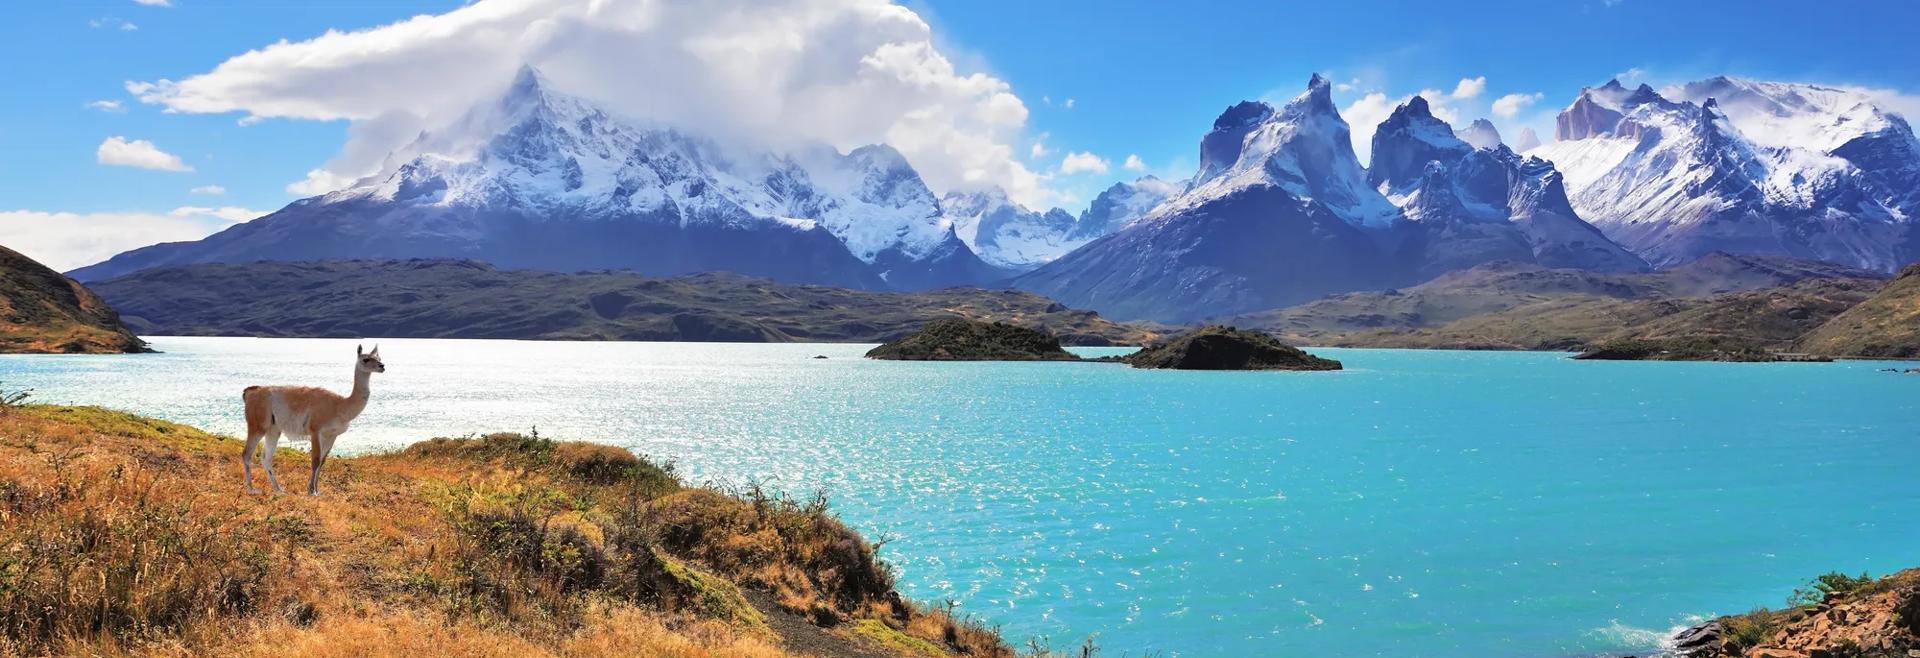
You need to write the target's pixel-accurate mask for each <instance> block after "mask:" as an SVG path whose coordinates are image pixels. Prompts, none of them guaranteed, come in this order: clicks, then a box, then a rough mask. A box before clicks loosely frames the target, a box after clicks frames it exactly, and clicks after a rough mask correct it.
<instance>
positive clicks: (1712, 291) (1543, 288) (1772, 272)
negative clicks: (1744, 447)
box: [1232, 253, 1884, 348]
mask: <svg viewBox="0 0 1920 658" xmlns="http://www.w3.org/2000/svg"><path fill="white" fill-rule="evenodd" d="M1882 276H1884V275H1881V274H1879V273H1877V272H1872V271H1868V270H1861V269H1855V268H1851V267H1846V266H1841V265H1832V264H1828V263H1821V262H1818V261H1809V260H1802V259H1797V258H1786V257H1777V256H1735V255H1730V254H1724V253H1716V254H1709V255H1707V256H1705V257H1702V258H1700V259H1699V260H1695V261H1693V262H1691V263H1688V264H1686V265H1683V266H1680V267H1676V268H1673V269H1670V270H1664V271H1660V272H1650V273H1616V274H1606V273H1599V272H1590V271H1585V270H1575V269H1549V268H1543V267H1540V266H1537V265H1532V264H1524V263H1514V262H1497V263H1489V264H1486V265H1481V266H1478V267H1475V268H1472V269H1468V270H1463V271H1459V272H1453V273H1449V274H1446V275H1442V276H1440V277H1437V278H1435V279H1433V280H1431V281H1428V282H1426V283H1422V284H1420V285H1417V286H1413V287H1410V288H1405V289H1401V290H1387V291H1381V292H1362V293H1348V294H1343V295H1333V296H1330V297H1326V298H1323V299H1319V300H1315V301H1312V302H1308V303H1306V304H1301V305H1298V306H1292V307H1288V308H1283V309H1275V310H1272V311H1265V312H1261V313H1254V314H1249V315H1243V316H1239V317H1236V318H1233V319H1232V322H1233V323H1237V324H1241V325H1243V326H1249V325H1250V326H1254V327H1259V328H1262V329H1265V330H1267V331H1272V332H1275V333H1278V334H1280V335H1281V336H1282V337H1284V338H1286V339H1287V340H1288V341H1289V342H1295V343H1309V344H1343V345H1344V344H1355V343H1358V344H1373V343H1371V342H1370V341H1374V340H1380V341H1385V342H1386V343H1387V344H1385V345H1381V346H1412V345H1422V346H1426V343H1428V342H1429V341H1433V340H1438V342H1439V344H1440V345H1453V346H1463V347H1464V346H1477V347H1498V346H1508V345H1510V344H1511V345H1517V346H1528V347H1541V346H1553V347H1555V348H1557V347H1561V346H1564V345H1560V344H1558V343H1556V342H1555V340H1554V339H1558V338H1567V337H1594V336H1597V334H1596V331H1597V332H1599V333H1605V332H1608V331H1612V330H1613V329H1617V328H1619V327H1620V326H1622V325H1624V324H1629V323H1632V322H1640V321H1646V320H1650V319H1652V318H1655V317H1660V316H1664V315H1667V314H1669V313H1673V312H1677V311H1679V310H1683V309H1685V308H1691V307H1693V306H1695V305H1696V304H1692V303H1684V304H1665V305H1662V303H1663V302H1664V300H1675V299H1703V298H1707V297H1712V296H1715V295H1722V294H1728V293H1740V292H1747V291H1754V290H1764V289H1768V288H1775V287H1778V286H1785V285H1792V284H1796V283H1799V282H1802V281H1809V280H1832V281H1841V282H1851V284H1854V285H1850V286H1849V290H1851V291H1853V292H1856V293H1857V292H1858V291H1859V290H1862V289H1865V290H1871V289H1872V288H1873V287H1877V286H1878V284H1879V281H1880V278H1881V277H1882ZM1836 285H1841V284H1836ZM1861 298H1864V297H1858V296H1856V297H1854V298H1851V299H1850V301H1849V304H1850V303H1851V301H1858V299H1861ZM1620 300H1642V301H1646V302H1648V303H1647V304H1643V305H1640V307H1638V308H1636V309H1634V310H1628V308H1627V306H1628V305H1626V304H1623V303H1621V301H1620ZM1844 308H1845V307H1844V306H1843V307H1841V308H1840V309H1838V310H1834V311H1833V313H1838V311H1839V310H1844ZM1507 311H1513V312H1512V313H1506V312H1507ZM1569 312H1575V313H1577V314H1578V315H1583V316H1589V317H1590V319H1578V318H1576V316H1574V315H1568V313H1569ZM1825 317H1831V314H1829V315H1827V316H1825ZM1823 319H1824V318H1823ZM1463 321H1467V322H1465V327H1464V328H1463V330H1462V331H1457V332H1453V334H1454V337H1453V338H1448V339H1435V338H1433V337H1431V336H1424V337H1418V338H1412V339H1411V341H1412V342H1411V344H1409V343H1408V342H1404V341H1402V340H1401V339H1402V338H1403V337H1402V336H1401V335H1400V334H1403V333H1404V332H1414V331H1417V330H1422V329H1440V328H1442V327H1447V326H1448V325H1449V324H1451V323H1455V322H1463ZM1568 322H1572V323H1573V324H1572V325H1570V326H1568V327H1567V329H1566V330H1556V329H1554V328H1553V327H1554V326H1555V325H1556V324H1566V323H1568ZM1586 325H1593V327H1592V328H1586ZM1503 327H1504V328H1506V329H1503ZM1808 328H1810V326H1809V327H1808ZM1535 329H1538V335H1537V336H1536V335H1532V334H1533V333H1534V332H1535ZM1803 331H1804V329H1803ZM1363 335H1364V337H1363ZM1788 340H1791V337H1789V338H1788ZM1449 341H1458V342H1449ZM1542 341H1545V342H1542ZM1561 342H1564V341H1561Z"/></svg>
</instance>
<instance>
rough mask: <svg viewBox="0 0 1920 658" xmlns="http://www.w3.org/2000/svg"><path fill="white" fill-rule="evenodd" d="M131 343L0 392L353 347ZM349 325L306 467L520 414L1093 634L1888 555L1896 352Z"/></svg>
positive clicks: (1185, 634) (159, 378)
mask: <svg viewBox="0 0 1920 658" xmlns="http://www.w3.org/2000/svg"><path fill="white" fill-rule="evenodd" d="M152 341H153V344H154V346H155V347H157V348H158V349H160V350H162V351H163V352H164V353H162V354H153V355H127V356H0V387H4V388H17V387H31V388H34V389H36V391H35V393H34V399H35V400H36V401H41V402H57V403H73V404H100V405H106V406H111V407H116V408H121V409H126V410H129V411H135V412H139V413H143V414H148V415H153V416H157V417H161V418H167V419H170V420H175V421H180V422H184V423H189V424H193V425H196V426H200V427H204V428H207V429H211V430H214V431H217V432H223V433H238V432H239V431H241V430H242V428H243V426H244V423H243V421H242V419H241V414H240V389H241V388H242V387H243V386H246V385H249V384H266V383H302V384H320V385H327V386H331V387H335V388H336V389H337V390H345V389H346V388H347V387H348V385H349V383H350V375H351V361H352V349H353V341H339V340H270V339H244V338H238V339H236V338H154V339H152ZM379 342H380V343H382V350H381V352H382V356H383V357H385V359H386V363H387V366H388V371H387V373H386V374H384V375H376V376H375V378H374V382H373V400H372V404H371V405H369V407H368V409H367V412H366V413H365V415H363V416H361V417H360V419H359V420H358V421H356V422H355V423H354V425H353V429H352V431H350V432H348V433H347V434H346V435H345V436H344V437H343V438H341V440H340V443H339V446H338V447H337V448H336V450H338V451H340V452H343V453H353V452H365V451H372V450H380V449H387V448H392V447H395V446H400V445H405V444H407V443H410V442H413V441H416V440H420V439H423V438H427V437H432V436H458V435H464V434H468V433H483V432H490V431H499V430H520V431H525V430H528V429H531V428H533V427H536V426H537V427H538V428H539V430H540V433H541V435H543V436H553V437H562V438H577V439H585V440H592V441H598V442H605V443H611V444H615V445H621V446H625V447H628V448H631V449H633V450H634V451H636V452H640V453H644V454H647V455H651V456H654V457H656V458H663V459H671V460H673V461H675V462H676V463H677V464H678V465H679V467H680V468H681V470H682V472H683V473H685V474H687V475H688V476H689V478H690V479H691V480H693V481H695V482H703V481H711V482H719V483H734V484H739V483H745V482H748V481H760V482H764V483H767V484H769V485H771V486H772V487H774V488H777V489H783V490H787V491H791V492H795V493H807V492H811V491H813V490H815V489H818V488H822V487H824V488H826V489H827V490H828V492H829V493H830V495H831V497H832V500H833V503H834V507H835V509H836V510H837V511H838V512H839V513H840V514H841V515H843V516H844V517H845V518H846V519H847V520H848V521H849V522H851V523H852V524H853V525H854V526H855V527H857V528H858V529H860V530H861V531H862V532H864V533H866V534H867V535H868V536H869V537H874V538H888V539H890V540H891V541H889V542H888V543H887V544H886V546H885V548H884V553H885V555H886V557H887V558H888V559H889V560H890V561H892V562H893V563H894V564H895V565H897V566H898V567H899V568H900V571H901V578H900V585H901V587H902V588H903V589H904V590H905V591H906V593H907V594H909V595H910V596H913V597H915V598H918V599H922V600H929V601H940V600H946V599H953V600H955V601H958V602H960V605H961V608H960V609H961V610H963V611H967V612H972V613H974V614H976V615H979V616H981V617H983V618H985V619H987V620H990V621H991V622H993V623H996V624H1001V625H1003V626H1004V629H1005V631H1006V634H1007V635H1008V636H1009V638H1011V639H1013V640H1015V641H1023V640H1024V638H1027V637H1030V636H1045V637H1049V638H1051V639H1052V643H1053V644H1054V645H1056V646H1065V645H1070V644H1077V643H1078V641H1079V639H1080V638H1083V637H1085V636H1086V635H1089V634H1097V635H1098V641H1099V643H1100V644H1101V645H1102V647H1103V648H1104V649H1105V650H1106V654H1108V655H1120V654H1122V653H1126V654H1129V655H1134V656H1139V655H1141V654H1142V653H1144V652H1157V653H1158V654H1159V655H1162V656H1168V657H1182V658H1186V657H1194V658H1199V657H1207V658H1211V657H1228V656H1235V657H1238V656H1303V657H1321V656H1439V657H1450V656H1463V657H1464V656H1542V657H1554V656H1599V655H1619V654H1621V653H1628V652H1647V651H1650V650H1652V649H1654V648H1655V647H1656V645H1657V644H1658V643H1659V642H1660V641H1661V639H1662V638H1663V637H1664V636H1665V635H1666V634H1667V633H1669V632H1670V630H1671V629H1672V628H1673V627H1675V626H1678V625H1683V624H1687V623H1689V622H1690V621H1693V620H1697V619H1699V618H1701V617H1702V616H1705V615H1711V614H1716V613H1730V612H1739V611H1744V610H1746V609H1748V608H1751V607H1753V606H1756V605H1774V606H1778V605H1780V604H1781V603H1782V602H1783V600H1784V597H1785V596H1786V594H1787V593H1788V592H1789V591H1790V590H1791V589H1792V588H1793V587H1794V586H1796V585H1798V584H1800V583H1801V582H1802V581H1804V580H1805V579H1807V578H1808V577H1811V576H1813V575H1815V574H1818V573H1823V572H1826V571H1829V570H1833V569H1841V570H1847V571H1851V572H1859V571H1862V570H1866V571H1871V572H1873V573H1876V574H1878V573H1882V572H1886V571H1890V570H1894V569H1898V568H1902V567H1907V566H1920V377H1917V376H1905V375H1893V374H1888V373H1884V372H1879V371H1878V369H1879V368H1884V367H1893V366H1896V365H1898V366H1900V367H1906V366H1910V365H1911V364H1891V363H1878V362H1866V361H1851V362H1839V363H1830V364H1718V363H1598V362H1577V361H1570V360H1568V359H1566V358H1565V356H1566V355H1564V354H1553V353H1484V352H1447V351H1400V350H1350V349H1324V350H1315V351H1316V352H1317V353H1320V354H1322V355H1324V356H1329V357H1333V358H1338V359H1341V360H1343V361H1344V362H1345V363H1346V366H1347V368H1348V369H1347V370H1346V371H1343V372H1334V373H1202V372H1167V371H1139V370H1132V369H1129V368H1126V367H1124V366H1118V365H1112V364H1074V363H902V362H876V361H867V360H864V359H861V358H860V355H861V354H862V353H864V352H865V351H866V350H867V349H868V347H869V346H864V345H721V344H689V343H544V342H520V341H455V340H382V341H379ZM369 346H371V343H369ZM1115 352H1116V351H1115V350H1085V351H1084V353H1089V354H1100V353H1115ZM815 355H825V356H827V357H830V358H827V359H815V358H812V357H814V356H815ZM296 443H298V442H296ZM238 480H239V475H238V473H237V469H236V473H235V483H234V486H235V488H236V489H238V487H239V486H240V484H239V481H238Z"/></svg>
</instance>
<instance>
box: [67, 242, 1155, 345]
mask: <svg viewBox="0 0 1920 658" xmlns="http://www.w3.org/2000/svg"><path fill="white" fill-rule="evenodd" d="M95 289H96V290H98V291H99V292H100V294H101V295H102V296H103V297H105V298H106V299H107V300H108V301H110V302H112V303H113V304H114V305H115V306H116V307H118V308H120V310H121V312H122V313H123V314H124V315H125V316H126V317H127V320H128V323H129V324H131V325H132V326H134V327H135V328H136V329H138V330H140V331H141V332H143V333H148V334H167V335H210V336H283V337H288V336H310V337H347V336H393V337H413V338H528V339H551V340H687V341H732V342H783V341H817V342H885V341H889V340H893V339H896V338H899V337H901V336H904V335H906V334H908V333H912V332H913V331H915V330H917V329H919V328H920V327H921V326H922V325H925V324H926V323H928V322H930V321H932V320H936V319H941V318H954V317H958V318H967V319H974V320H992V321H999V322H1006V323H1010V324H1016V325H1020V326H1025V327H1030V328H1034V329H1040V330H1042V331H1046V332H1048V333H1051V334H1054V335H1056V336H1059V337H1060V338H1061V340H1062V341H1064V342H1066V343H1067V344H1070V345H1107V344H1121V345H1132V344H1142V343H1145V342H1148V341H1150V340H1151V339H1152V338H1153V336H1154V334H1153V332H1152V331H1150V330H1149V329H1146V328H1143V327H1140V326H1136V325H1123V324H1118V323H1115V322H1112V321H1109V320H1107V319H1105V318H1102V317H1100V316H1099V315H1098V314H1095V313H1093V312H1091V311H1076V310H1072V309H1068V308H1066V307H1065V306H1062V305H1060V304H1059V303H1056V302H1054V301H1052V300H1049V299H1047V298H1045V297H1040V296H1038V295H1034V294H1032V293H1026V292H1020V291H1014V290H979V289H973V288H952V289H945V290H933V291H928V292H919V293H886V292H868V291H859V290H848V289H844V288H832V287H826V286H807V285H789V284H781V283H775V282H773V281H769V280H765V279H756V278H750V277H744V276H739V275H733V274H698V275H693V276H687V277H677V278H667V279H658V278H647V277H643V276H640V275H637V274H633V273H630V272H600V273H581V274H561V273H553V272H535V271H518V270H516V271H507V270H496V269H493V268H492V267H490V266H487V265H485V264H481V263H477V262H471V261H450V260H416V261H331V262H317V263H253V264H247V265H192V266H185V267H171V268H160V269H154V270H147V271H143V272H138V273H135V274H131V275H128V276H124V277H120V278H117V279H113V280H111V281H105V282H101V283H98V284H96V285H95Z"/></svg>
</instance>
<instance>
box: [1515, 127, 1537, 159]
mask: <svg viewBox="0 0 1920 658" xmlns="http://www.w3.org/2000/svg"><path fill="white" fill-rule="evenodd" d="M1536 148H1540V135H1539V133H1535V132H1534V131H1533V127H1531V126H1527V127H1523V128H1521V129H1520V136H1519V137H1515V138H1513V150H1514V151H1516V152H1519V153H1525V152H1527V151H1531V150H1534V149H1536Z"/></svg>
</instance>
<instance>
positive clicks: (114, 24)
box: [87, 16, 140, 32]
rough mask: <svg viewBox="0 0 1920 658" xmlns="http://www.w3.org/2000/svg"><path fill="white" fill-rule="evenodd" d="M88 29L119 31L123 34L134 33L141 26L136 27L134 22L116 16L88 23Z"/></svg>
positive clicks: (96, 19)
mask: <svg viewBox="0 0 1920 658" xmlns="http://www.w3.org/2000/svg"><path fill="white" fill-rule="evenodd" d="M87 27H91V28H93V29H96V30H119V31H121V32H132V31H135V30H138V29H140V26H138V25H134V24H133V22H131V21H128V20H126V19H123V18H119V17H116V16H103V17H100V18H95V19H93V20H90V21H87Z"/></svg>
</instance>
